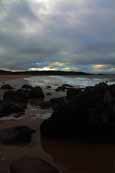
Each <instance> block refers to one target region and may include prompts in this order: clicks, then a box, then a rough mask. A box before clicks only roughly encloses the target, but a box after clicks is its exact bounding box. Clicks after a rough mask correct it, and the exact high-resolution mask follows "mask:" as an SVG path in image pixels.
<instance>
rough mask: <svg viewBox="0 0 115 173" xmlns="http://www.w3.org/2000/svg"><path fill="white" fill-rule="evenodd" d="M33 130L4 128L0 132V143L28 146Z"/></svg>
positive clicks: (24, 127) (27, 128) (21, 127)
mask: <svg viewBox="0 0 115 173" xmlns="http://www.w3.org/2000/svg"><path fill="white" fill-rule="evenodd" d="M33 133H35V130H34V129H31V128H29V127H27V126H20V127H14V128H6V129H1V130H0V143H1V144H6V145H16V144H18V145H19V144H28V143H30V142H31V140H32V134H33Z"/></svg>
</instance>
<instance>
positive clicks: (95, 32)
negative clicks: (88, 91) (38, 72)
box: [0, 0, 115, 71]
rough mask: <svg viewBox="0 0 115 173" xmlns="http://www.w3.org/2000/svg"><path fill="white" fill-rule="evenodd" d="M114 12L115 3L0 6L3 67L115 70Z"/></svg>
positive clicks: (82, 0) (48, 1)
mask: <svg viewBox="0 0 115 173" xmlns="http://www.w3.org/2000/svg"><path fill="white" fill-rule="evenodd" d="M114 8H115V1H114V0H109V1H108V0H95V1H92V0H87V1H86V0H77V1H75V0H66V1H65V0H55V1H54V0H42V1H41V0H23V1H22V0H10V1H8V0H4V1H1V3H0V67H1V68H3V67H5V68H14V69H29V68H36V63H38V64H42V65H40V67H39V68H46V66H47V65H45V64H44V62H45V63H46V64H48V65H49V68H50V65H51V67H52V68H55V69H56V68H57V69H64V70H67V69H72V70H75V69H76V70H78V69H81V70H86V71H91V70H94V69H93V68H92V67H94V65H96V64H97V65H98V64H105V65H110V66H109V67H111V69H114V67H113V68H112V66H114V64H115V49H114V47H115V22H114V19H115V10H114ZM56 62H58V63H62V64H63V66H58V67H57V66H56ZM64 63H65V65H64ZM33 64H34V65H35V67H33ZM41 66H42V67H41ZM78 66H79V67H78ZM37 68H38V67H37ZM95 70H99V69H95ZM106 70H107V69H106ZM110 71H112V70H110Z"/></svg>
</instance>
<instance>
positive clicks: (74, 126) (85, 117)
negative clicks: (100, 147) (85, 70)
mask: <svg viewBox="0 0 115 173" xmlns="http://www.w3.org/2000/svg"><path fill="white" fill-rule="evenodd" d="M113 88H114V87H113V86H108V85H107V84H106V83H100V84H98V85H96V86H94V87H86V88H85V89H73V88H72V89H69V90H68V91H67V97H66V98H60V99H58V100H56V99H54V100H53V101H52V102H51V103H52V107H53V110H54V112H53V114H52V116H51V118H49V119H48V120H45V121H44V122H43V124H42V126H41V132H42V135H43V136H45V137H54V138H57V137H59V138H60V137H63V138H64V137H66V138H71V137H73V138H77V139H78V138H80V139H87V140H89V139H90V138H96V137H99V136H100V139H103V138H102V137H106V136H108V137H111V139H112V140H114V136H115V135H114V133H115V99H114V95H113V93H114V89H113Z"/></svg>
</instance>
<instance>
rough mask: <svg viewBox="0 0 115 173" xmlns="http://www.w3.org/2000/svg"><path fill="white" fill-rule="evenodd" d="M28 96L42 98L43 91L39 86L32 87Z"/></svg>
mask: <svg viewBox="0 0 115 173" xmlns="http://www.w3.org/2000/svg"><path fill="white" fill-rule="evenodd" d="M30 98H40V99H44V93H43V90H42V88H41V87H34V88H33V89H32V90H31V92H30Z"/></svg>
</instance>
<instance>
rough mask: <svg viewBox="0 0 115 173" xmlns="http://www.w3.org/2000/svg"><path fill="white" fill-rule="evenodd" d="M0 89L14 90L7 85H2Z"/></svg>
mask: <svg viewBox="0 0 115 173" xmlns="http://www.w3.org/2000/svg"><path fill="white" fill-rule="evenodd" d="M1 89H3V90H12V89H14V88H13V87H12V86H11V85H9V84H4V85H2V86H1Z"/></svg>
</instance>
